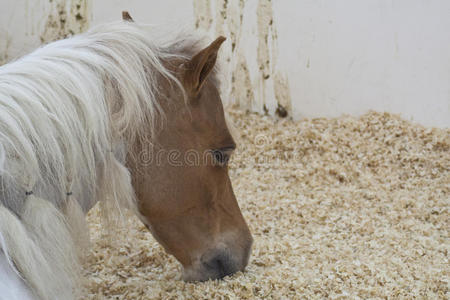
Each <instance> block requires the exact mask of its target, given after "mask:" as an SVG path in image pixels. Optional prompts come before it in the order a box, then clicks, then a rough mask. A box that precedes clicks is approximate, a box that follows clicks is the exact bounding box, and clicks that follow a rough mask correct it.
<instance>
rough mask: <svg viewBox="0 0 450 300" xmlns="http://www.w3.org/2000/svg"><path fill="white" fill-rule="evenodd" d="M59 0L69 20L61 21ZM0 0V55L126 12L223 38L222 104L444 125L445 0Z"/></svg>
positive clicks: (447, 99) (448, 37)
mask: <svg viewBox="0 0 450 300" xmlns="http://www.w3.org/2000/svg"><path fill="white" fill-rule="evenodd" d="M61 3H65V9H66V11H67V12H68V13H67V16H66V19H67V20H69V21H67V22H64V24H63V25H61V22H59V23H58V20H59V19H61V13H59V12H58V11H61V7H62V6H61ZM0 5H1V7H2V9H1V10H0V58H1V57H2V56H1V55H3V57H5V56H6V59H11V58H13V57H15V56H17V55H21V54H23V53H24V52H26V51H29V49H32V48H33V47H36V46H37V45H38V44H39V43H40V42H41V41H44V42H45V41H49V40H52V39H53V38H54V37H55V36H57V35H61V36H64V35H67V34H70V32H78V31H82V30H84V29H85V28H87V24H89V22H90V23H91V24H96V23H100V22H105V21H112V20H117V19H118V18H120V15H121V11H122V10H125V9H126V10H129V11H130V13H131V15H132V16H133V17H134V18H135V19H136V20H137V21H142V22H148V23H168V25H169V26H173V24H182V26H191V27H193V28H194V27H197V28H200V29H203V30H206V31H207V32H208V33H209V34H210V35H211V38H213V37H216V36H218V35H225V36H226V37H228V42H227V43H226V44H225V45H224V49H223V50H222V53H221V58H222V62H223V65H224V72H225V78H224V83H225V85H224V89H223V98H224V100H225V101H227V102H229V101H232V102H235V103H239V104H240V105H241V106H243V107H246V108H249V109H251V110H255V111H259V112H261V113H264V112H265V111H267V112H268V113H270V114H276V111H277V108H278V112H281V114H282V113H283V110H286V111H287V113H288V115H289V116H292V117H294V118H295V119H299V118H302V117H334V116H339V115H341V114H352V115H360V114H362V113H364V112H366V111H367V110H370V109H373V110H378V111H388V112H393V113H399V114H401V115H402V116H403V117H404V118H407V119H412V120H414V121H416V122H419V123H422V124H424V125H427V126H439V127H450V1H446V0H427V1H425V0H396V1H392V0H368V1H359V0H347V1H345V3H344V2H337V1H331V0H301V1H298V0H284V1H269V0H247V1H238V0H235V1H232V0H229V1H226V0H186V1H177V0H167V1H156V0H129V1H118V0H95V1H92V0H90V1H89V0H85V1H82V0H81V1H80V0H78V1H76V0H71V1H67V2H64V1H62V0H59V1H57V0H53V1H48V0H47V1H44V0H35V1H31V0H28V1H26V0H18V1H13V0H0ZM77 5H79V6H80V7H81V9H79V11H81V12H80V13H79V12H78V10H77ZM58 7H59V10H58ZM55 12H56V13H55ZM78 13H79V16H81V18H79V17H76V16H77V14H78ZM48 16H50V18H49V17H48ZM67 24H68V25H67ZM49 28H50V29H49ZM5 33H6V34H5Z"/></svg>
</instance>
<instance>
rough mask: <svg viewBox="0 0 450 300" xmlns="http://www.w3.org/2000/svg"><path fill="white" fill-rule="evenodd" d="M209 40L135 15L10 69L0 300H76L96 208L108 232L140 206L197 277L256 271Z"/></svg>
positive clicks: (1, 154)
mask: <svg viewBox="0 0 450 300" xmlns="http://www.w3.org/2000/svg"><path fill="white" fill-rule="evenodd" d="M206 41H207V38H206V37H205V36H201V35H199V34H194V33H187V32H175V31H173V32H168V33H162V32H160V31H159V30H158V31H156V32H155V28H153V27H151V26H149V25H145V24H139V23H138V22H134V21H133V20H132V18H131V17H130V16H129V15H128V14H127V13H124V14H123V20H121V21H118V22H113V23H109V24H103V25H98V26H96V27H93V28H92V29H90V30H88V31H87V32H85V33H83V34H80V35H75V36H73V37H71V38H68V39H64V40H60V41H56V42H53V43H50V44H47V45H45V46H42V47H41V48H39V49H37V50H35V51H34V52H32V53H31V54H28V55H26V56H24V57H22V58H20V59H18V60H16V61H14V62H11V63H9V64H6V65H4V66H2V67H0V182H1V184H0V279H2V280H1V281H0V299H46V300H47V299H52V300H53V299H75V298H77V297H79V296H80V289H81V288H80V278H81V275H80V274H81V272H80V269H81V267H80V255H82V253H85V251H86V250H85V248H84V247H85V246H86V244H87V243H86V240H88V239H89V236H88V234H86V232H88V230H87V227H86V226H87V225H86V223H85V215H86V213H87V212H88V211H89V210H90V209H91V208H92V207H93V206H94V205H95V204H96V203H99V204H100V206H101V208H102V211H103V212H104V215H105V216H106V217H105V218H106V219H107V220H109V221H108V222H105V223H106V224H115V221H116V220H117V219H118V218H120V215H121V212H122V211H123V210H131V211H133V212H134V213H135V214H136V215H137V216H138V217H139V219H140V220H141V221H142V222H143V224H145V226H146V227H147V228H148V229H149V231H150V232H151V233H152V235H153V236H154V237H155V239H156V240H157V241H158V242H159V243H160V244H161V245H162V246H163V248H164V249H165V250H166V251H167V252H168V253H170V254H172V255H174V256H175V258H176V259H177V260H178V261H179V262H180V263H181V267H182V278H183V279H184V280H186V281H205V280H209V279H219V278H223V277H224V276H227V275H230V274H233V273H235V272H238V271H242V270H244V269H245V267H246V265H247V264H248V260H249V255H250V252H251V245H252V236H251V233H250V230H249V228H248V226H247V224H246V222H245V220H244V217H243V215H242V213H241V210H240V208H239V205H238V203H237V200H236V197H235V195H234V193H233V188H232V185H231V182H230V178H229V176H228V164H227V163H228V160H229V159H230V156H231V155H232V153H233V150H234V149H235V148H236V143H235V141H234V139H233V137H232V135H231V133H230V130H229V128H228V126H227V123H226V118H225V113H224V108H223V105H222V99H221V97H220V93H219V88H220V80H219V74H220V68H218V66H217V63H216V60H217V56H218V51H219V49H220V47H221V44H222V43H223V42H224V41H225V38H224V37H218V38H217V39H216V40H214V41H213V42H212V43H207V42H206ZM80 249H81V250H80ZM80 253H81V254H80ZM3 279H4V280H3Z"/></svg>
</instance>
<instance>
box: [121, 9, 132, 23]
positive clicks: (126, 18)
mask: <svg viewBox="0 0 450 300" xmlns="http://www.w3.org/2000/svg"><path fill="white" fill-rule="evenodd" d="M122 20H124V21H127V22H134V20H133V18H132V17H131V16H130V14H129V13H128V12H127V11H126V10H124V11H122Z"/></svg>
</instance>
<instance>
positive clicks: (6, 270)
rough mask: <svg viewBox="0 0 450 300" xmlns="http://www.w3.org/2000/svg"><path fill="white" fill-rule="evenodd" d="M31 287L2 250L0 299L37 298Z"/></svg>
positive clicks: (19, 299) (21, 299) (32, 299)
mask: <svg viewBox="0 0 450 300" xmlns="http://www.w3.org/2000/svg"><path fill="white" fill-rule="evenodd" d="M35 299H36V298H35V297H34V296H33V295H32V293H31V290H30V288H29V287H27V286H26V284H25V282H24V281H23V280H22V278H21V277H20V276H19V274H17V272H16V271H15V270H14V267H13V266H11V264H10V262H8V260H7V258H6V255H5V254H4V253H3V252H1V251H0V300H35Z"/></svg>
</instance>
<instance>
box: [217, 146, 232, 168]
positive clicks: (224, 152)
mask: <svg viewBox="0 0 450 300" xmlns="http://www.w3.org/2000/svg"><path fill="white" fill-rule="evenodd" d="M233 150H234V149H233V148H222V149H216V150H212V154H213V156H214V160H215V162H216V163H217V164H218V165H221V166H225V165H226V164H227V163H228V161H229V160H230V157H231V153H232V152H233Z"/></svg>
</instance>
